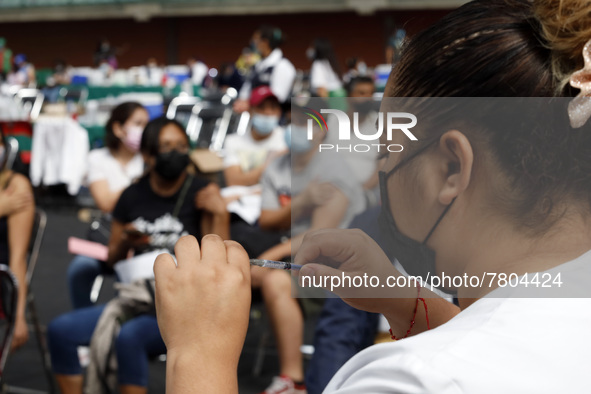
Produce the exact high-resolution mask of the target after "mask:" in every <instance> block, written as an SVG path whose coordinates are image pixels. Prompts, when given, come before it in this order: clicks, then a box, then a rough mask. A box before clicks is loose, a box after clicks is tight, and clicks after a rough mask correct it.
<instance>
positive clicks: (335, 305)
mask: <svg viewBox="0 0 591 394" xmlns="http://www.w3.org/2000/svg"><path fill="white" fill-rule="evenodd" d="M379 316H380V315H379V314H377V313H369V312H365V311H360V310H357V309H355V308H353V307H351V306H349V305H348V304H346V303H345V302H344V301H343V300H341V299H340V298H327V299H326V302H325V303H324V307H323V308H322V312H321V314H320V318H319V319H318V322H317V324H316V330H315V332H314V355H313V356H312V360H310V364H309V365H308V369H307V371H306V389H307V390H308V394H320V393H322V391H324V389H325V388H326V385H327V384H328V382H330V380H331V379H332V377H333V376H334V374H335V373H336V372H337V371H338V370H339V369H340V368H341V367H342V366H343V365H344V364H345V363H346V362H347V361H349V359H350V358H351V357H353V356H354V355H355V354H357V353H359V352H360V351H361V350H363V349H365V348H366V347H368V346H371V345H373V342H374V337H375V335H376V331H377V325H378V319H379Z"/></svg>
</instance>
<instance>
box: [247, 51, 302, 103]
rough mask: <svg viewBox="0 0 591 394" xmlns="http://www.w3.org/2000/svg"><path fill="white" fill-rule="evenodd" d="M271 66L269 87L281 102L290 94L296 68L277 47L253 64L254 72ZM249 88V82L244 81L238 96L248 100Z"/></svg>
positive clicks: (250, 88)
mask: <svg viewBox="0 0 591 394" xmlns="http://www.w3.org/2000/svg"><path fill="white" fill-rule="evenodd" d="M271 66H273V67H274V68H273V73H272V74H271V82H270V85H269V88H270V89H271V91H272V92H273V94H274V95H275V97H277V99H278V100H279V102H281V103H283V102H285V101H286V100H287V99H288V98H289V96H290V95H291V89H292V88H293V82H294V81H295V77H296V69H295V67H294V66H293V64H291V62H290V61H289V60H287V59H286V58H284V57H283V52H282V51H281V49H279V48H276V49H274V50H273V51H272V52H271V53H270V54H269V56H267V57H266V58H264V59H262V60H261V61H260V62H258V63H257V64H255V65H254V69H255V71H256V72H261V71H263V70H265V69H267V68H269V67H271ZM251 90H252V87H251V86H250V82H248V81H247V82H245V83H244V85H242V88H240V98H241V99H244V100H248V98H249V97H250V92H251Z"/></svg>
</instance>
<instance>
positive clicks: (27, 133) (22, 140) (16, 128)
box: [0, 121, 33, 165]
mask: <svg viewBox="0 0 591 394" xmlns="http://www.w3.org/2000/svg"><path fill="white" fill-rule="evenodd" d="M0 132H1V133H2V135H4V138H5V139H6V140H7V142H9V141H8V140H9V138H8V137H11V138H14V139H15V140H16V141H17V142H18V144H17V146H13V147H11V148H16V149H17V150H19V156H20V160H21V162H22V163H23V164H26V165H28V164H30V163H31V145H32V141H33V125H32V124H31V122H26V121H14V122H12V121H0Z"/></svg>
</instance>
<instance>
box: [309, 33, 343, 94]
mask: <svg viewBox="0 0 591 394" xmlns="http://www.w3.org/2000/svg"><path fill="white" fill-rule="evenodd" d="M306 56H307V57H308V59H310V60H311V61H312V68H310V88H311V91H312V93H313V94H315V95H316V96H318V97H328V96H329V94H330V92H333V91H336V90H340V89H342V88H343V83H342V81H341V66H340V65H339V61H338V59H337V56H336V54H335V53H334V49H333V48H332V44H331V43H330V41H328V40H327V39H326V38H317V39H315V40H314V43H313V44H312V46H311V47H310V48H308V50H307V51H306Z"/></svg>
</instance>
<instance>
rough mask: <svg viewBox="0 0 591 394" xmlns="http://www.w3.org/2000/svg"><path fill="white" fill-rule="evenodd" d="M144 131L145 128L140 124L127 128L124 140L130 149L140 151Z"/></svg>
mask: <svg viewBox="0 0 591 394" xmlns="http://www.w3.org/2000/svg"><path fill="white" fill-rule="evenodd" d="M143 133H144V129H143V128H142V127H140V126H128V127H126V128H125V138H123V139H122V142H123V144H124V145H125V146H126V147H127V148H128V149H129V150H130V151H132V152H138V151H139V150H140V144H141V142H142V134H143Z"/></svg>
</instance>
